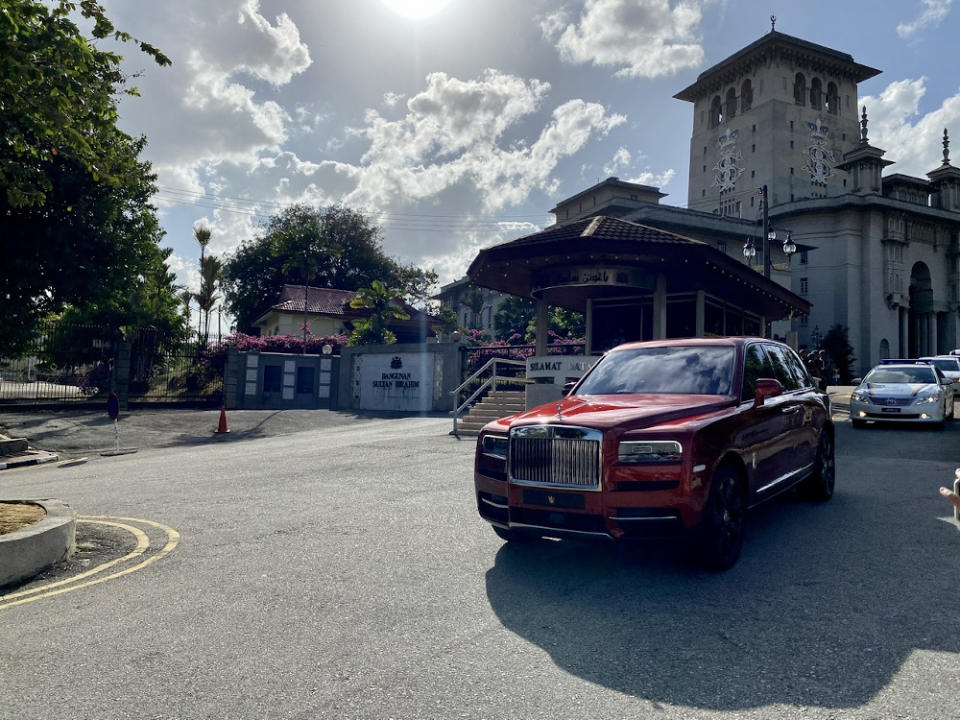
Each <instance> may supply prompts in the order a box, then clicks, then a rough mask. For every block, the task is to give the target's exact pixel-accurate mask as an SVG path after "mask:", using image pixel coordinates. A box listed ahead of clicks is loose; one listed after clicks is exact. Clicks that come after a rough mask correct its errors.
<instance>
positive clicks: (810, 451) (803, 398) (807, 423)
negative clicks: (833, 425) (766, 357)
mask: <svg viewBox="0 0 960 720" xmlns="http://www.w3.org/2000/svg"><path fill="white" fill-rule="evenodd" d="M778 350H780V352H781V354H782V355H783V359H784V362H785V363H786V365H787V369H788V370H790V372H792V373H793V376H794V377H795V378H796V379H797V390H796V392H795V393H794V398H795V400H796V401H797V402H798V403H799V405H800V408H801V411H802V412H801V413H800V414H799V427H796V428H794V429H793V431H794V432H796V433H797V436H796V440H797V443H798V444H797V445H796V446H795V447H794V456H795V462H796V464H797V466H798V467H812V466H813V463H814V462H815V460H816V457H817V446H818V444H819V442H820V429H821V428H822V427H823V420H824V418H823V417H822V415H823V414H824V410H823V405H822V404H821V400H820V397H821V393H819V392H818V391H817V390H816V389H815V388H814V386H813V380H812V379H811V378H810V375H809V373H807V370H806V368H804V366H803V363H802V362H801V361H800V358H798V357H797V355H796V353H794V352H793V351H792V350H790V349H788V348H786V347H783V346H778Z"/></svg>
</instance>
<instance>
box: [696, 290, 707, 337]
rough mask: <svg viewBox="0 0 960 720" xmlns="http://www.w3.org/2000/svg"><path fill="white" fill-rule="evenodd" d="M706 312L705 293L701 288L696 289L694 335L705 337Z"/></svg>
mask: <svg viewBox="0 0 960 720" xmlns="http://www.w3.org/2000/svg"><path fill="white" fill-rule="evenodd" d="M706 312H707V294H706V293H705V292H704V291H703V290H697V326H696V327H697V332H696V337H705V336H706V334H707V331H706V328H707V324H706V319H705V318H706Z"/></svg>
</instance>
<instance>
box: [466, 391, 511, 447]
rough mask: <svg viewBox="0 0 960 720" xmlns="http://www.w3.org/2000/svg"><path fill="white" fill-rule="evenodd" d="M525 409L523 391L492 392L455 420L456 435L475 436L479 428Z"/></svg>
mask: <svg viewBox="0 0 960 720" xmlns="http://www.w3.org/2000/svg"><path fill="white" fill-rule="evenodd" d="M526 407H527V406H526V393H524V391H523V390H493V391H491V392H490V393H489V394H488V395H487V396H486V397H485V398H483V400H481V401H480V402H478V403H477V404H476V405H474V406H473V407H472V408H470V412H468V413H467V414H466V415H464V416H463V417H462V418H459V419H458V420H457V433H458V434H460V435H468V436H476V435H478V434H479V433H480V428H482V427H483V426H484V425H486V424H487V423H488V422H490V421H491V420H496V419H498V418H502V417H506V416H507V415H515V414H516V413H519V412H523V411H524V410H526Z"/></svg>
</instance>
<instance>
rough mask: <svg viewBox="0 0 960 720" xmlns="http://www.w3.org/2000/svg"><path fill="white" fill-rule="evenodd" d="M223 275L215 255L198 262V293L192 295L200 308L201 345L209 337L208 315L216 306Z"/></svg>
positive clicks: (221, 264) (221, 267) (219, 262)
mask: <svg viewBox="0 0 960 720" xmlns="http://www.w3.org/2000/svg"><path fill="white" fill-rule="evenodd" d="M222 273H223V263H222V262H221V261H220V258H218V257H217V256H216V255H207V256H206V257H204V258H203V259H202V260H201V261H200V292H198V293H197V294H196V295H194V300H196V301H197V305H198V306H199V308H200V318H201V320H202V326H203V331H202V333H201V343H202V344H203V345H206V344H207V340H208V339H209V335H210V313H211V312H213V309H214V307H216V305H217V300H219V299H220V295H219V294H218V292H217V290H218V289H219V287H220V278H221V275H222Z"/></svg>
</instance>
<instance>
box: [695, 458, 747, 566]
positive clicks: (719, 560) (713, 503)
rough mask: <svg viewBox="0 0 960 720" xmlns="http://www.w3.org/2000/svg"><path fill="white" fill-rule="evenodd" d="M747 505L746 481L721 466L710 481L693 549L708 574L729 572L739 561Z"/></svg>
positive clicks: (735, 472)
mask: <svg viewBox="0 0 960 720" xmlns="http://www.w3.org/2000/svg"><path fill="white" fill-rule="evenodd" d="M746 510H747V502H746V496H745V493H744V484H743V478H742V477H741V476H740V473H738V472H737V471H736V470H734V469H733V468H732V467H730V466H729V465H721V466H720V467H719V468H717V471H716V472H715V473H714V474H713V478H712V479H711V481H710V494H709V495H708V496H707V503H706V505H704V508H703V519H702V520H701V521H700V526H699V527H698V528H697V533H696V538H695V543H696V547H695V549H694V551H695V554H696V558H697V561H698V564H699V565H701V566H702V567H704V568H705V569H707V570H714V571H723V570H728V569H730V568H731V567H733V565H734V564H735V563H736V562H737V558H739V557H740V549H741V548H742V547H743V528H744V523H745V520H746Z"/></svg>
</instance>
